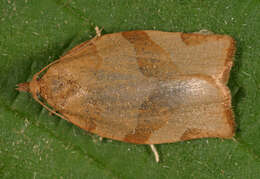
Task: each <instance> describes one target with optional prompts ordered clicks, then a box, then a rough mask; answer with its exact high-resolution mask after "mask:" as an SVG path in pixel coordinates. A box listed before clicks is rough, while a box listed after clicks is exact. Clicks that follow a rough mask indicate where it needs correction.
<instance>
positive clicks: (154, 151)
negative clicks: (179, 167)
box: [149, 144, 160, 163]
mask: <svg viewBox="0 0 260 179" xmlns="http://www.w3.org/2000/svg"><path fill="white" fill-rule="evenodd" d="M149 146H150V147H151V149H152V151H153V154H154V157H155V161H156V162H157V163H158V162H159V161H160V158H159V154H158V151H157V149H156V148H155V146H154V145H153V144H149Z"/></svg>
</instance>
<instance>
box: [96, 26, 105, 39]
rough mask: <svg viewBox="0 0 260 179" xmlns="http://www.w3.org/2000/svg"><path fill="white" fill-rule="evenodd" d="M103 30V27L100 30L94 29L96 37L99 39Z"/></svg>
mask: <svg viewBox="0 0 260 179" xmlns="http://www.w3.org/2000/svg"><path fill="white" fill-rule="evenodd" d="M103 29H104V27H102V28H101V29H99V27H98V26H96V27H95V31H96V37H97V38H98V37H101V32H102V30H103Z"/></svg>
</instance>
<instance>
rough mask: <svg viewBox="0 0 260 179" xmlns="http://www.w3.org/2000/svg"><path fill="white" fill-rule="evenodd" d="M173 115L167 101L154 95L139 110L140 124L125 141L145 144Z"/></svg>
mask: <svg viewBox="0 0 260 179" xmlns="http://www.w3.org/2000/svg"><path fill="white" fill-rule="evenodd" d="M170 114H171V108H170V106H169V104H168V103H167V99H165V98H164V97H163V96H160V95H156V94H153V95H151V96H150V97H149V98H148V99H147V100H146V101H144V102H143V104H142V105H141V107H140V108H139V115H138V123H137V126H136V128H135V130H134V131H131V132H130V133H129V134H127V135H126V136H125V139H124V141H126V142H131V143H138V144H145V143H146V141H148V140H149V137H150V136H151V135H152V134H153V133H154V132H155V131H157V130H158V129H160V128H161V127H163V126H164V125H165V124H166V123H167V121H168V119H169V118H170V117H169V115H170Z"/></svg>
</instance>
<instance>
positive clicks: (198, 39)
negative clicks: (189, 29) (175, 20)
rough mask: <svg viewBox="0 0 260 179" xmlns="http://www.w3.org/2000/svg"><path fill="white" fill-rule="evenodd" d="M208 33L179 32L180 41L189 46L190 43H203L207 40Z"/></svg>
mask: <svg viewBox="0 0 260 179" xmlns="http://www.w3.org/2000/svg"><path fill="white" fill-rule="evenodd" d="M208 37H209V36H208V35H202V34H198V33H194V34H185V33H182V34H181V39H182V41H183V42H184V43H185V44H186V45H189V46H192V45H199V44H201V43H204V42H206V41H207V40H208Z"/></svg>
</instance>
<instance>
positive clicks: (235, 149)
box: [0, 0, 260, 179]
mask: <svg viewBox="0 0 260 179" xmlns="http://www.w3.org/2000/svg"><path fill="white" fill-rule="evenodd" d="M259 12H260V1H259V0H247V1H246V0H244V1H243V0H241V1H237V0H221V1H220V0H208V1H204V0H190V1H181V0H175V1H174V0H158V1H156V0H150V1H145V0H143V1H142V0H124V1H123V0H103V1H101V0H99V1H97V0H87V1H86V0H66V1H62V0H44V1H36V0H19V1H15V0H2V1H1V3H0V178H129V179H130V178H260V172H259V171H260V140H259V139H260V107H259V106H260V53H259V52H260V46H259V44H260V40H259V39H260V30H259V29H260V13H259ZM95 26H99V27H103V28H104V30H103V33H113V32H120V31H128V30H133V29H135V30H137V29H155V30H163V31H173V32H174V31H181V32H194V31H199V30H201V29H208V30H210V31H213V32H215V33H219V34H229V35H231V36H232V37H234V38H235V39H236V41H237V53H236V57H235V66H234V67H233V69H232V72H231V78H230V82H229V86H230V88H231V91H232V96H233V108H234V111H235V116H236V123H237V131H236V137H235V139H236V140H222V139H200V140H192V141H186V142H178V143H172V144H161V145H157V149H158V151H159V153H160V157H161V162H160V163H158V164H157V163H156V162H155V160H154V156H153V154H152V152H151V151H150V148H149V147H148V146H145V145H133V144H128V143H122V142H117V141H111V140H108V139H105V140H103V141H100V140H99V138H98V137H97V136H95V135H92V134H89V133H87V132H85V131H83V130H81V129H79V128H78V127H76V126H74V125H72V124H70V123H68V122H66V121H64V120H61V119H59V118H58V117H55V116H50V115H49V114H48V112H47V111H46V110H44V109H43V108H42V107H41V106H40V105H39V104H38V103H36V102H35V101H34V100H33V99H32V97H31V96H30V94H25V93H19V92H18V91H16V90H15V85H16V84H18V83H21V82H25V81H29V80H30V79H31V78H32V75H33V74H34V73H35V72H38V71H39V70H40V69H41V68H43V67H44V66H45V65H47V64H48V63H50V62H52V61H54V60H55V59H57V58H58V57H59V56H61V55H62V54H63V53H65V52H66V51H68V50H69V49H71V48H72V47H73V46H75V45H76V44H79V43H80V42H83V41H85V40H89V39H90V38H91V37H93V36H94V35H95V30H94V27H95Z"/></svg>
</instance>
